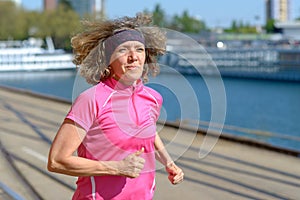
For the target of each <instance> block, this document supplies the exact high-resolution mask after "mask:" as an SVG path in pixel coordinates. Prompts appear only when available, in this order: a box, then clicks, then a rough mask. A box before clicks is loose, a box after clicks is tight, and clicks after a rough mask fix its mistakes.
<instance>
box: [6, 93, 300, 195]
mask: <svg viewBox="0 0 300 200" xmlns="http://www.w3.org/2000/svg"><path fill="white" fill-rule="evenodd" d="M69 107H70V104H69V103H67V102H63V101H54V100H51V99H48V98H43V97H38V96H34V95H31V94H28V93H26V92H25V93H24V92H17V91H10V90H7V89H3V88H2V89H1V88H0V142H1V149H2V151H1V154H0V174H1V175H0V182H1V183H3V184H5V185H6V186H8V187H9V188H10V189H11V190H12V191H14V192H15V193H16V194H18V195H19V196H21V197H22V198H23V199H33V198H32V194H31V193H30V192H28V191H29V190H28V188H26V187H24V182H26V181H29V182H30V184H31V185H32V186H33V187H34V189H35V190H36V191H37V192H38V193H39V194H41V196H42V199H49V200H53V199H55V200H60V199H61V200H66V199H71V196H72V193H73V190H74V188H75V181H76V178H74V177H69V176H64V175H57V174H53V173H49V172H47V170H46V164H47V154H48V151H49V147H50V143H51V141H52V140H53V137H54V136H55V133H56V131H57V130H58V128H59V125H60V123H61V122H62V120H63V119H64V116H65V115H66V113H67V111H68V109H69ZM158 128H159V133H160V135H161V137H162V139H163V140H164V143H165V145H166V147H167V149H168V151H169V152H170V154H171V155H172V157H173V158H174V159H175V160H176V163H177V164H178V165H179V166H181V167H182V169H183V170H184V172H185V181H184V182H183V183H181V184H179V185H176V186H173V185H171V184H170V183H169V182H168V179H167V175H166V173H165V172H164V169H163V168H162V166H161V165H159V164H158V166H157V177H156V182H157V185H156V193H155V200H168V199H172V200H175V199H176V200H177V199H178V200H181V199H186V200H194V199H197V200H198V199H201V200H202V199H203V200H210V199H212V200H214V199H216V200H218V199H221V200H223V199H226V200H230V199H238V200H241V199H295V200H296V199H300V158H298V157H295V156H291V155H287V154H283V153H279V152H275V151H270V150H267V149H262V148H258V147H254V146H249V145H245V144H241V143H238V142H232V141H228V140H224V139H219V140H217V144H216V145H215V146H214V148H213V149H212V151H210V152H209V154H208V155H207V156H205V157H201V156H199V151H200V147H203V141H205V143H206V144H207V143H208V142H212V141H211V140H210V139H214V138H210V139H209V138H206V140H204V136H203V135H201V134H195V133H193V132H190V131H186V130H181V129H177V128H172V127H169V126H163V125H159V126H158ZM209 144H211V143H209ZM8 153H9V155H10V156H7V155H8ZM8 158H11V159H12V160H11V161H10V162H8V161H7V159H8ZM13 166H15V167H16V168H17V169H18V170H19V172H22V173H23V176H24V177H23V178H24V179H21V178H20V176H18V174H17V172H16V171H15V170H13ZM1 194H2V195H1ZM5 196H7V195H5V194H4V192H3V188H2V189H1V188H0V198H4V197H5ZM4 199H7V198H4Z"/></svg>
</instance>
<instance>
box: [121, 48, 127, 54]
mask: <svg viewBox="0 0 300 200" xmlns="http://www.w3.org/2000/svg"><path fill="white" fill-rule="evenodd" d="M126 51H127V49H125V48H122V49H119V52H120V53H125V52H126Z"/></svg>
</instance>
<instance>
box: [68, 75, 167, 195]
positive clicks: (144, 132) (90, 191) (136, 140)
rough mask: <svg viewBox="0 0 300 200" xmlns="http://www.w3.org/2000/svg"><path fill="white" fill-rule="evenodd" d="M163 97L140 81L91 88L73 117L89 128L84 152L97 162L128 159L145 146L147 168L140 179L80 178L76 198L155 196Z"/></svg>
mask: <svg viewBox="0 0 300 200" xmlns="http://www.w3.org/2000/svg"><path fill="white" fill-rule="evenodd" d="M161 105H162V97H161V95H160V94H159V93H158V92H156V91H154V90H153V89H151V88H149V87H146V86H145V85H143V83H142V81H139V82H138V83H137V85H134V86H125V85H122V84H120V83H118V82H117V81H116V80H115V79H112V78H111V79H108V80H106V81H104V82H100V83H99V84H97V85H95V86H93V87H91V88H89V89H87V90H86V91H84V92H83V93H82V94H81V95H79V96H78V98H77V99H76V101H75V102H74V104H73V105H72V108H71V110H70V112H69V113H68V115H67V118H69V119H71V120H73V121H74V122H76V123H78V124H79V125H80V126H81V127H82V128H84V129H85V130H86V132H87V134H86V136H85V138H84V139H83V142H82V144H81V145H80V146H79V148H78V152H77V153H78V156H80V157H84V158H89V159H93V160H101V161H105V160H122V159H124V158H125V157H126V156H128V155H129V154H132V153H134V152H136V151H138V150H140V149H141V148H142V147H144V153H143V154H142V155H141V156H142V157H143V158H144V159H145V161H146V162H145V166H144V169H143V170H142V173H141V174H140V176H139V177H137V178H126V177H123V176H91V177H79V178H78V181H77V189H76V191H75V193H74V196H73V200H79V199H96V200H100V199H101V200H102V199H103V200H104V199H105V200H108V199H113V200H131V199H132V200H137V199H139V200H140V199H142V200H150V199H152V198H153V194H154V189H155V154H154V153H155V148H154V140H155V133H156V121H157V119H158V117H159V114H160V108H161Z"/></svg>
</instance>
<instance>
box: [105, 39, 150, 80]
mask: <svg viewBox="0 0 300 200" xmlns="http://www.w3.org/2000/svg"><path fill="white" fill-rule="evenodd" d="M145 58H146V53H145V46H144V44H143V43H141V42H138V41H127V42H124V43H122V44H120V45H119V46H118V47H117V48H116V49H115V50H114V52H113V54H112V56H111V59H110V66H111V68H112V75H113V77H114V78H115V79H117V80H119V81H120V82H121V83H123V84H125V85H132V84H133V83H134V82H135V81H137V80H138V79H140V78H141V76H142V74H143V67H144V63H145Z"/></svg>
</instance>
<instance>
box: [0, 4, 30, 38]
mask: <svg viewBox="0 0 300 200" xmlns="http://www.w3.org/2000/svg"><path fill="white" fill-rule="evenodd" d="M25 26H26V20H25V18H24V11H23V10H22V8H20V7H17V6H16V5H15V4H14V3H13V2H11V1H0V27H1V28H0V39H1V40H6V39H22V38H24V37H25V35H26V33H25Z"/></svg>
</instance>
